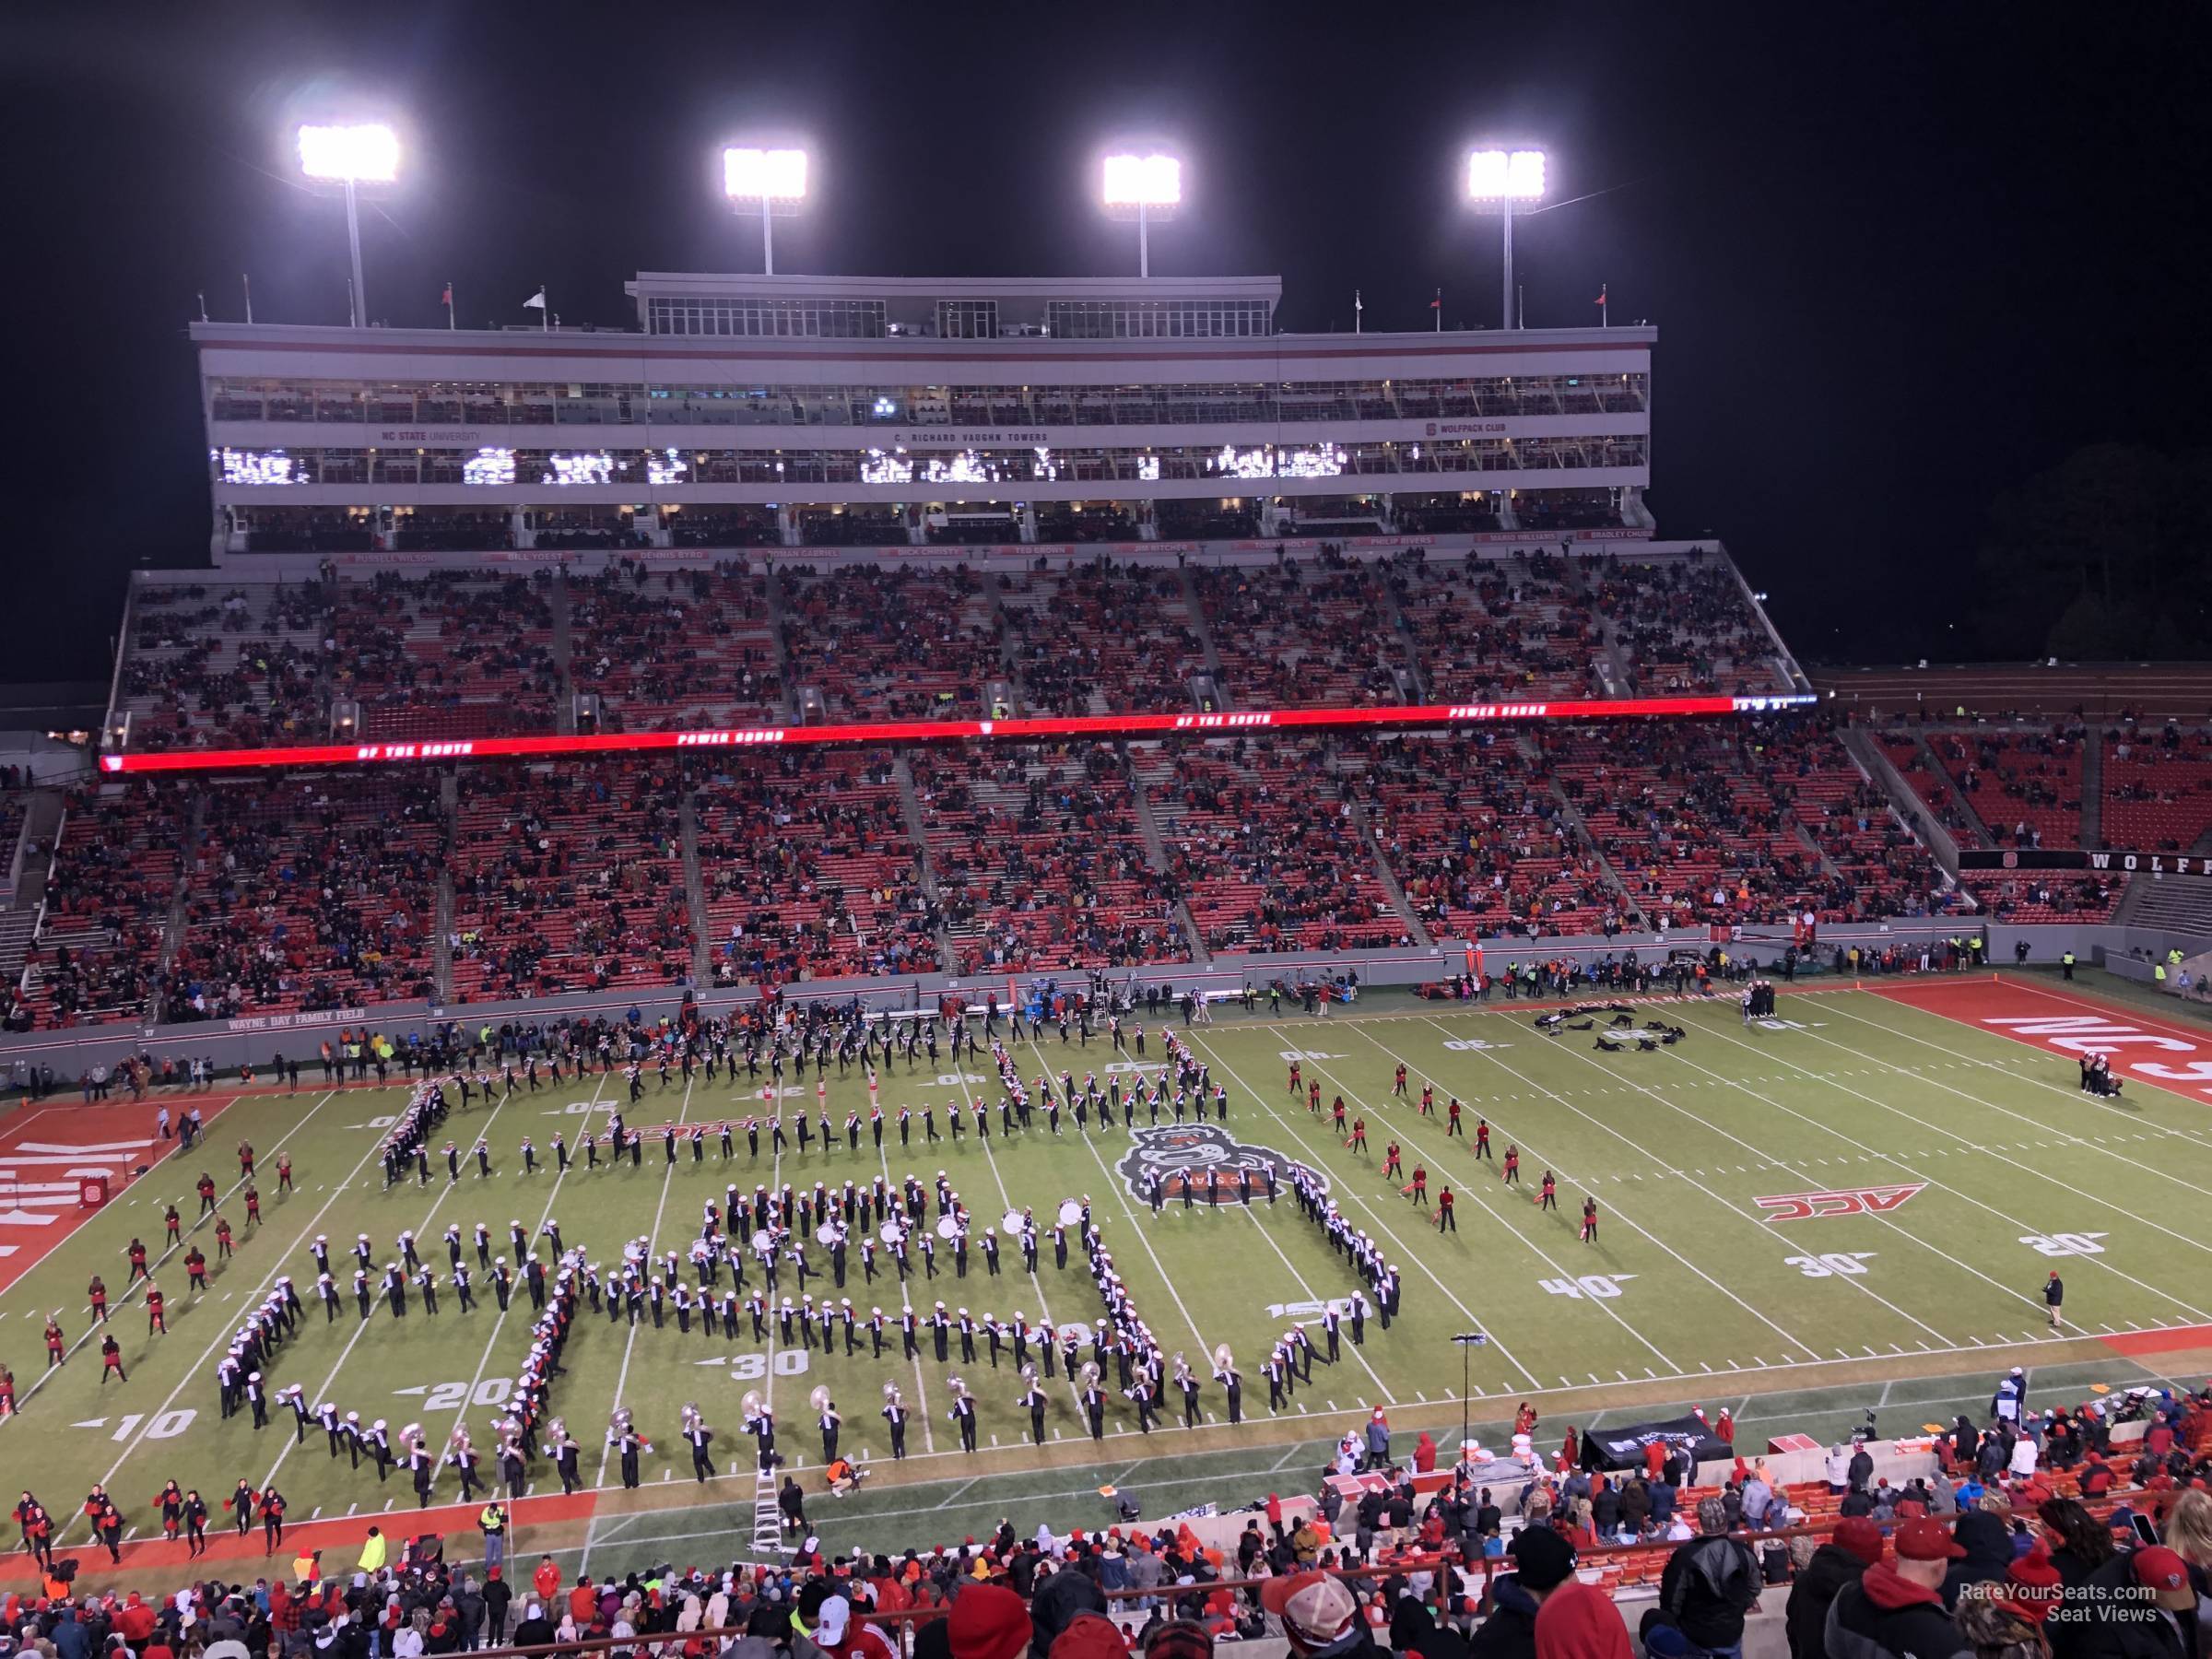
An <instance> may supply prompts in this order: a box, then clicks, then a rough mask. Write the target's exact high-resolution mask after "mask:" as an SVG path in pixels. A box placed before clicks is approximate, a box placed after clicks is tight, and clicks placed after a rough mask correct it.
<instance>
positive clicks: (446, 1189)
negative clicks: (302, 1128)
mask: <svg viewBox="0 0 2212 1659" xmlns="http://www.w3.org/2000/svg"><path fill="white" fill-rule="evenodd" d="M513 1098H514V1097H513V1096H512V1095H510V1096H508V1097H507V1098H506V1100H501V1101H500V1103H499V1104H498V1105H497V1106H494V1107H493V1108H492V1109H491V1115H490V1116H489V1117H488V1118H486V1119H485V1120H484V1124H483V1127H482V1128H480V1129H478V1130H477V1139H478V1140H486V1139H488V1138H489V1135H488V1132H489V1130H490V1128H491V1126H492V1125H493V1124H496V1123H498V1122H499V1121H500V1112H504V1111H506V1110H507V1100H512V1099H513ZM383 1138H384V1137H383V1136H382V1134H379V1135H377V1137H376V1145H375V1146H371V1147H370V1148H369V1150H370V1152H371V1153H372V1154H373V1153H374V1152H375V1150H376V1147H377V1146H381V1145H382V1143H383ZM348 1179H349V1180H350V1179H351V1178H350V1177H348ZM419 1190H420V1189H419V1188H418V1193H419ZM460 1190H461V1183H460V1182H457V1181H450V1180H449V1181H447V1182H445V1183H444V1184H443V1185H442V1186H441V1187H439V1188H438V1196H437V1197H436V1198H435V1199H433V1200H432V1201H431V1203H430V1207H429V1213H428V1214H426V1215H425V1216H424V1217H423V1218H422V1220H421V1221H420V1222H419V1223H418V1224H417V1226H416V1228H415V1236H416V1237H417V1238H420V1237H421V1236H422V1235H423V1234H424V1233H426V1232H428V1231H429V1230H430V1226H431V1223H433V1222H434V1221H436V1220H437V1219H438V1212H439V1211H440V1210H441V1209H443V1208H444V1207H445V1201H446V1200H447V1199H448V1198H451V1197H452V1196H453V1194H455V1193H457V1192H459V1191H460ZM393 1259H394V1260H397V1259H398V1254H397V1247H396V1245H394V1256H393ZM373 1324H376V1317H375V1315H374V1314H373V1313H372V1314H371V1316H370V1317H369V1318H367V1319H360V1320H356V1321H355V1322H354V1326H353V1334H352V1335H349V1336H348V1337H347V1338H346V1346H345V1347H343V1348H341V1349H339V1350H338V1362H337V1363H336V1364H335V1365H334V1366H332V1367H331V1368H330V1375H328V1376H327V1377H324V1379H323V1385H322V1387H321V1388H319V1389H317V1390H316V1391H315V1392H314V1393H313V1394H311V1395H310V1396H309V1398H310V1399H312V1400H327V1399H329V1398H330V1391H331V1389H332V1387H333V1386H334V1385H335V1383H336V1382H337V1380H338V1377H339V1375H340V1374H341V1373H342V1372H343V1371H345V1369H346V1361H347V1359H350V1358H352V1355H353V1350H354V1346H355V1345H356V1344H357V1343H359V1341H360V1339H361V1338H362V1337H363V1336H364V1335H367V1334H368V1332H369V1328H370V1326H371V1325H373ZM299 1444H300V1441H298V1440H296V1439H295V1440H288V1441H285V1442H284V1445H283V1446H282V1447H281V1448H280V1449H279V1450H278V1452H277V1461H276V1462H275V1463H273V1464H271V1465H269V1472H268V1475H267V1476H266V1477H265V1478H264V1479H263V1481H262V1483H261V1484H262V1485H263V1486H264V1487H272V1486H275V1485H276V1484H277V1470H279V1469H281V1468H283V1467H284V1460H285V1459H286V1458H288V1457H289V1456H290V1455H291V1454H292V1448H293V1447H295V1446H297V1445H299Z"/></svg>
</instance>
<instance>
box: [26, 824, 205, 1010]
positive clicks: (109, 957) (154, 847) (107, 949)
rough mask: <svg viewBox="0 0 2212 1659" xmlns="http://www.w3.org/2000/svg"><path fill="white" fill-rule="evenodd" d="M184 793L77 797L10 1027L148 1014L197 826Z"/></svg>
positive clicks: (56, 854)
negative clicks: (186, 844) (187, 842)
mask: <svg viewBox="0 0 2212 1659" xmlns="http://www.w3.org/2000/svg"><path fill="white" fill-rule="evenodd" d="M190 801H191V790H190V786H189V785H183V784H155V783H147V782H129V783H105V784H96V785H87V786H85V787H83V788H80V789H76V790H73V791H71V792H70V795H69V800H68V806H67V811H66V813H65V816H64V818H63V820H62V829H61V833H60V835H59V837H58V839H57V841H56V842H55V847H54V854H53V870H52V873H51V874H50V875H49V876H48V877H47V881H46V904H45V916H44V919H43V921H42V923H41V926H40V929H39V933H38V935H37V938H36V940H35V942H34V943H33V945H32V947H31V949H30V952H29V958H28V965H27V967H26V969H25V971H24V978H23V983H22V985H21V986H20V987H19V988H18V991H17V992H16V994H15V1002H14V1004H13V1005H12V1006H11V1008H10V1013H9V1023H10V1024H11V1025H12V1026H14V1027H16V1028H17V1029H18V1030H26V1029H29V1028H30V1027H32V1026H76V1025H98V1024H101V1023H104V1022H107V1021H111V1020H138V1019H142V1018H145V1016H146V1014H147V1005H148V999H149V998H150V996H151V994H152V992H153V971H154V968H155V965H156V964H157V962H158V961H159V959H160V954H161V941H162V935H163V932H164V930H165V929H166V928H167V926H168V923H169V912H170V905H171V900H172V898H173V896H174V894H175V891H176V880H177V860H178V849H179V847H180V846H181V845H182V842H183V839H184V833H185V827H186V824H187V821H188V819H189V816H190V810H191V808H190Z"/></svg>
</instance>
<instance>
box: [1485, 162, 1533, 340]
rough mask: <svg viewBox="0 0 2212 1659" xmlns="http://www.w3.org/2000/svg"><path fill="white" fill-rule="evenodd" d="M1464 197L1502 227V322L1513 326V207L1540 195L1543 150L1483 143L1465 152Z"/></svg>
mask: <svg viewBox="0 0 2212 1659" xmlns="http://www.w3.org/2000/svg"><path fill="white" fill-rule="evenodd" d="M1467 199H1468V200H1469V201H1470V202H1473V203H1474V204H1475V210H1476V211H1477V213H1495V214H1496V215H1497V216H1498V220H1499V223H1500V225H1502V226H1503V227H1504V231H1505V326H1506V327H1508V328H1511V327H1512V326H1513V207H1514V205H1515V204H1517V203H1527V202H1540V201H1542V200H1543V199H1544V152H1543V151H1542V150H1540V149H1529V148H1506V147H1485V148H1481V149H1476V150H1471V151H1469V152H1468V154H1467Z"/></svg>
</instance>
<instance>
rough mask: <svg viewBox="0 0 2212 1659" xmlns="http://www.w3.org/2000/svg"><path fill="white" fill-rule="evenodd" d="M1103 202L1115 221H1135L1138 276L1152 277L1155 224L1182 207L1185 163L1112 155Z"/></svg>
mask: <svg viewBox="0 0 2212 1659" xmlns="http://www.w3.org/2000/svg"><path fill="white" fill-rule="evenodd" d="M1103 199H1104V201H1105V204H1106V211H1107V212H1109V213H1111V214H1112V215H1113V216H1114V217H1115V218H1134V219H1135V220H1136V274H1137V275H1138V276H1139V277H1149V276H1151V275H1152V221H1153V220H1154V219H1165V218H1174V217H1175V212H1176V209H1177V208H1179V207H1180V206H1182V161H1181V160H1180V159H1177V158H1176V157H1173V156H1163V155H1159V154H1157V153H1155V154H1153V155H1149V156H1109V157H1107V158H1106V168H1105V189H1104V192H1103Z"/></svg>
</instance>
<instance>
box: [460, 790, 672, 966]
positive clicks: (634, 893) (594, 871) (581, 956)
mask: <svg viewBox="0 0 2212 1659" xmlns="http://www.w3.org/2000/svg"><path fill="white" fill-rule="evenodd" d="M458 776H459V790H460V800H459V806H458V808H457V813H456V818H455V836H454V852H453V994H454V996H455V998H456V999H458V1000H461V1001H482V1000H485V999H488V998H491V997H497V996H528V995H533V994H549V993H553V992H559V991H581V990H605V989H606V988H608V987H610V986H626V985H667V984H676V983H679V982H683V981H685V980H687V979H688V978H689V977H690V973H691V953H692V936H691V924H690V919H689V913H688V907H687V905H686V902H685V893H684V876H683V853H682V845H681V841H680V834H681V827H680V821H679V797H680V795H681V793H682V790H681V782H680V779H679V777H678V774H677V771H675V769H674V768H673V767H670V766H666V765H643V764H621V763H612V762H609V763H603V764H598V765H592V764H583V765H579V764H576V763H573V762H563V763H562V764H561V765H560V766H559V767H546V766H540V767H525V766H480V767H465V768H464V769H462V771H460V773H459V774H458Z"/></svg>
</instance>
